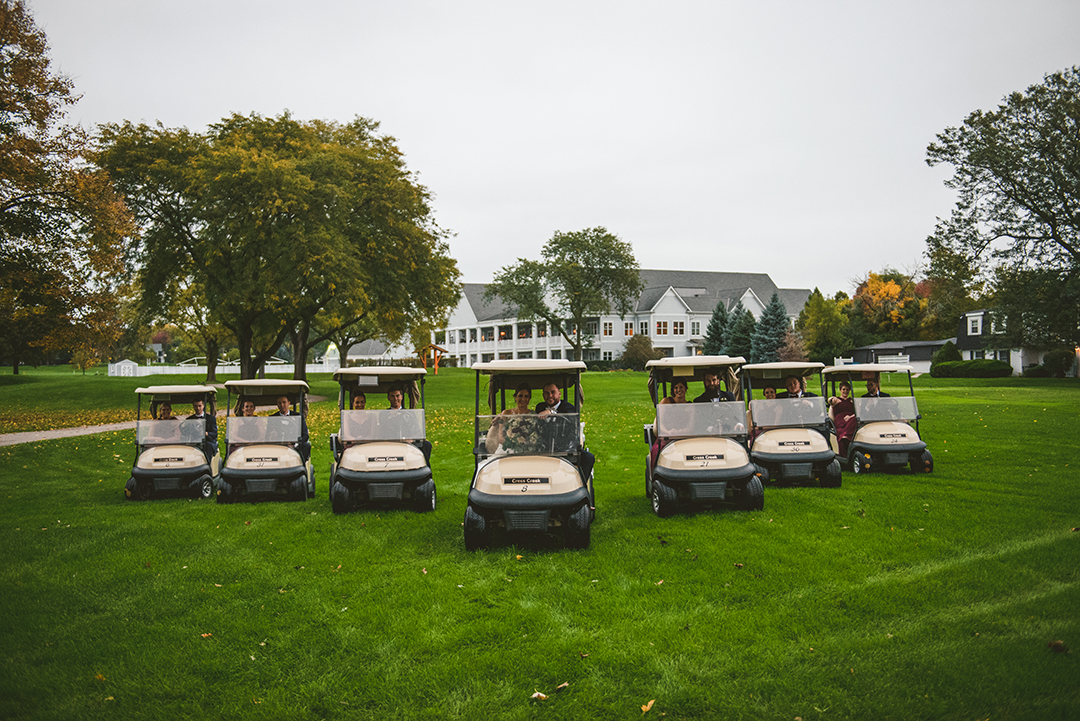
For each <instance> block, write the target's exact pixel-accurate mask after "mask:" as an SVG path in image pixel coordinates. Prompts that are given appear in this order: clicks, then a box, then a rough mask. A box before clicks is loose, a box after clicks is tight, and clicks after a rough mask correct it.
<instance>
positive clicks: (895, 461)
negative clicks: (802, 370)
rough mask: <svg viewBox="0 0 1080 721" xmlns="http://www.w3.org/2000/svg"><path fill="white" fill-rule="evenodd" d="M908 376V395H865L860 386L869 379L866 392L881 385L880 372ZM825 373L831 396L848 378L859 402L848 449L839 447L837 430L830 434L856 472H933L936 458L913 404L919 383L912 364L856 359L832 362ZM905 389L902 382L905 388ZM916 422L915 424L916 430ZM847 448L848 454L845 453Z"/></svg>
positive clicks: (839, 451)
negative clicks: (847, 362)
mask: <svg viewBox="0 0 1080 721" xmlns="http://www.w3.org/2000/svg"><path fill="white" fill-rule="evenodd" d="M883 373H885V374H892V373H897V374H902V373H906V374H907V391H908V395H905V396H895V397H894V396H891V395H889V394H888V393H885V392H879V393H878V396H877V397H866V396H863V395H861V394H860V393H859V391H860V390H862V389H860V388H856V387H855V384H856V382H858V381H864V382H865V383H866V392H867V393H870V392H871V389H872V388H873V387H875V386H877V387H879V388H880V381H881V374H883ZM822 375H823V376H824V378H825V387H826V388H829V389H830V390H829V395H830V396H839V395H840V394H839V392H838V389H839V384H840V383H841V382H842V381H847V382H848V383H849V384H850V387H851V390H852V396H857V397H853V398H852V400H853V401H854V406H855V426H854V436H853V437H851V438H850V439H847V443H846V445H847V448H846V449H843V448H841V444H840V442H839V439H838V438H837V435H836V432H835V429H834V432H833V434H832V436H831V438H830V443H832V445H833V448H834V449H835V450H836V451H837V453H838V454H840V456H841V457H842V458H843V459H844V461H845V462H846V463H848V464H849V465H850V467H851V469H852V470H853V471H854V472H855V473H857V474H858V473H870V472H873V471H883V470H899V469H901V468H903V467H904V466H909V467H910V468H911V471H912V473H930V472H931V471H933V470H934V456H933V455H932V454H931V453H930V451H929V450H927V448H926V443H924V442H923V440H922V438H921V437H920V436H919V420H920V419H921V418H922V416H921V415H920V414H919V408H918V405H916V403H915V387H914V385H913V384H912V382H911V366H907V365H893V364H891V363H854V364H850V365H843V366H829V367H828V368H826V369H825V370H824V371H822ZM901 388H903V386H901ZM912 423H914V425H915V427H914V428H912ZM844 450H846V453H845V452H843V451H844Z"/></svg>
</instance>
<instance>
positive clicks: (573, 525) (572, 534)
mask: <svg viewBox="0 0 1080 721" xmlns="http://www.w3.org/2000/svg"><path fill="white" fill-rule="evenodd" d="M591 518H592V516H591V514H590V513H589V504H588V503H582V504H581V505H580V506H579V507H578V509H577V510H576V511H574V512H573V513H571V514H570V517H569V518H567V519H566V547H567V548H588V547H589V535H590V532H589V529H590V528H591V526H590V520H591Z"/></svg>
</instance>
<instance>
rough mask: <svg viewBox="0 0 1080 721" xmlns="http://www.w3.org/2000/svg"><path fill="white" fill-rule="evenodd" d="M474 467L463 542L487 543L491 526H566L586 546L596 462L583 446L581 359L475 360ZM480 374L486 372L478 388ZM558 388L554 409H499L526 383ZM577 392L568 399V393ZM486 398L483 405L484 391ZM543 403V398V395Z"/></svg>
mask: <svg viewBox="0 0 1080 721" xmlns="http://www.w3.org/2000/svg"><path fill="white" fill-rule="evenodd" d="M472 367H473V369H474V370H475V371H476V420H475V423H474V427H473V433H474V438H475V440H476V447H475V449H474V456H475V472H474V475H473V481H472V486H471V488H470V490H469V502H468V506H467V507H466V509H465V547H466V548H467V549H469V550H470V551H472V550H476V549H478V548H482V547H485V546H487V545H488V544H489V543H490V539H491V534H492V532H493V530H494V529H496V528H502V529H505V530H506V531H508V532H520V531H525V532H547V531H551V530H554V529H560V528H561V529H562V530H563V531H564V532H565V538H566V545H567V546H568V547H570V548H587V547H588V545H589V539H590V527H591V524H592V519H593V516H594V510H595V505H596V504H595V494H594V492H593V478H592V475H593V474H592V467H593V462H594V460H595V459H594V457H593V455H592V454H591V453H589V452H588V450H587V449H586V448H585V436H584V433H583V430H582V429H583V426H582V423H581V414H580V408H581V404H582V402H583V401H584V396H583V394H582V392H581V371H583V370H585V363H583V362H582V361H568V360H539V359H537V360H524V359H522V360H498V361H489V362H487V363H475V364H473V366H472ZM481 376H488V382H487V387H486V388H482V387H481V382H480V379H481ZM552 385H554V387H555V388H556V389H557V390H558V394H559V396H560V398H559V405H558V407H557V410H556V411H555V412H551V411H550V410H548V411H545V412H543V413H541V414H537V413H533V412H532V410H533V407H532V406H537V405H539V403H538V401H539V400H540V398H539V397H538V395H532V397H531V401H528V400H527V398H525V396H522V398H523V399H525V400H527V402H528V403H529V407H528V412H522V413H514V412H513V411H514V410H515V408H514V406H513V405H511V409H510V413H509V414H500V413H501V412H502V411H505V410H506V409H507V395H508V394H509V395H510V397H511V403H512V404H513V403H514V400H515V394H516V393H519V392H520V389H521V388H523V387H524V388H528V389H529V390H530V394H531V392H535V391H541V392H543V389H544V387H545V386H552ZM571 393H572V397H573V402H572V403H571V402H570V401H569V400H568V399H569V398H570V397H571ZM482 396H483V399H484V402H483V404H481V397H482ZM545 403H546V401H545Z"/></svg>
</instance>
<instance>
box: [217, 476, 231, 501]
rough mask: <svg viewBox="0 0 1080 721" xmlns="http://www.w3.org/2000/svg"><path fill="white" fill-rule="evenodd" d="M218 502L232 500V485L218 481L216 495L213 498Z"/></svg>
mask: <svg viewBox="0 0 1080 721" xmlns="http://www.w3.org/2000/svg"><path fill="white" fill-rule="evenodd" d="M214 500H216V501H217V502H218V503H228V502H229V501H231V500H232V486H230V485H229V484H228V483H226V482H225V481H218V489H217V495H216V497H215V499H214Z"/></svg>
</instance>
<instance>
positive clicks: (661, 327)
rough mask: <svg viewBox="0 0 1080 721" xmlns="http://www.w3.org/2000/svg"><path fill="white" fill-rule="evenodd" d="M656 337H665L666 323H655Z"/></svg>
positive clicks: (662, 321) (664, 321) (663, 321)
mask: <svg viewBox="0 0 1080 721" xmlns="http://www.w3.org/2000/svg"><path fill="white" fill-rule="evenodd" d="M656 335H667V321H666V320H658V321H656Z"/></svg>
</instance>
